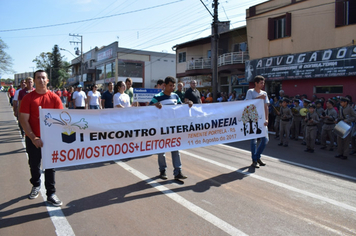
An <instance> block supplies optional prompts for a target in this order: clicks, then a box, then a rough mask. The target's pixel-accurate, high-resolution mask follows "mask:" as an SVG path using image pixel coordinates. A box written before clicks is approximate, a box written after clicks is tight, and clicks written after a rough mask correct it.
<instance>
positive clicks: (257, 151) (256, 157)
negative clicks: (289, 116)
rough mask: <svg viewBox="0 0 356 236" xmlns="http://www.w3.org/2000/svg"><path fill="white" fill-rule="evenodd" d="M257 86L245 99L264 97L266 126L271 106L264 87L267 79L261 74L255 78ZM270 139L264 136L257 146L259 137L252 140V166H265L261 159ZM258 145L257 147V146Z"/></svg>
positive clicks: (250, 90)
mask: <svg viewBox="0 0 356 236" xmlns="http://www.w3.org/2000/svg"><path fill="white" fill-rule="evenodd" d="M253 81H254V83H255V87H254V88H252V89H249V90H248V91H247V93H246V98H245V100H252V99H262V100H263V101H264V111H265V118H266V120H265V122H264V126H268V106H269V99H268V96H267V93H266V91H263V90H262V89H263V87H264V86H265V81H266V79H265V78H264V77H263V76H261V75H257V76H256V77H255V78H254V80H253ZM267 142H268V139H267V138H266V137H262V138H261V141H260V144H259V145H258V147H257V139H252V140H251V157H252V165H251V166H252V167H255V168H259V165H260V166H265V165H266V164H265V163H264V162H262V160H261V154H262V152H263V150H264V149H265V147H266V144H267ZM256 147H257V148H256Z"/></svg>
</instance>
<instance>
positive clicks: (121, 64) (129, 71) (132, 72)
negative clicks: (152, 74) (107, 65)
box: [118, 60, 144, 78]
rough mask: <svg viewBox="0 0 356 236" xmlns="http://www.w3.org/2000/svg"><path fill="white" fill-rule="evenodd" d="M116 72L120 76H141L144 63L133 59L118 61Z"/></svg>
mask: <svg viewBox="0 0 356 236" xmlns="http://www.w3.org/2000/svg"><path fill="white" fill-rule="evenodd" d="M118 68H119V71H118V74H119V76H122V77H138V78H142V77H143V70H144V64H143V62H134V61H123V60H119V61H118Z"/></svg>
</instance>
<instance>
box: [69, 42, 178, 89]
mask: <svg viewBox="0 0 356 236" xmlns="http://www.w3.org/2000/svg"><path fill="white" fill-rule="evenodd" d="M83 61H84V63H83V65H84V66H83V80H81V74H80V57H78V58H75V59H74V60H72V65H73V70H72V71H73V75H72V77H71V78H70V79H69V82H70V83H69V84H70V85H74V84H77V83H80V82H83V83H84V85H85V86H89V85H91V84H94V83H95V84H97V85H98V86H99V87H103V88H104V89H105V86H106V85H107V83H109V82H114V83H116V82H118V81H120V80H122V81H125V80H126V78H127V77H130V78H131V79H132V81H133V87H135V88H142V87H143V88H153V87H154V86H155V85H156V82H157V80H159V79H164V78H165V77H167V76H168V75H172V76H174V75H175V73H176V70H175V64H176V62H175V55H174V54H171V53H161V52H151V51H143V50H135V49H129V48H121V47H118V42H114V43H112V44H110V45H107V46H103V47H101V48H97V47H96V48H94V49H92V50H90V51H89V52H86V53H84V55H83Z"/></svg>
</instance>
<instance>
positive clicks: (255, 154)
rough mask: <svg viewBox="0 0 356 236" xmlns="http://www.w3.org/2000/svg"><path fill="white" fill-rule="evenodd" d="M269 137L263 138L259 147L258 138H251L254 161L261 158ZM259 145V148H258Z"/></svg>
mask: <svg viewBox="0 0 356 236" xmlns="http://www.w3.org/2000/svg"><path fill="white" fill-rule="evenodd" d="M267 142H268V139H267V138H266V137H263V138H261V142H260V145H258V147H257V139H252V140H251V157H252V161H257V160H259V159H260V158H261V154H262V152H263V150H264V149H265V147H266V144H267ZM256 147H257V149H256Z"/></svg>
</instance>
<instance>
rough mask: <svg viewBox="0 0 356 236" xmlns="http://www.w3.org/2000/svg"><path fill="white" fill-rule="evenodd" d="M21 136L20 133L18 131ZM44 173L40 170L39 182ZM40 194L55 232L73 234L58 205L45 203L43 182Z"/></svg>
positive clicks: (60, 235) (63, 235) (59, 235)
mask: <svg viewBox="0 0 356 236" xmlns="http://www.w3.org/2000/svg"><path fill="white" fill-rule="evenodd" d="M20 136H21V133H20ZM21 143H22V145H23V147H24V148H25V150H26V144H25V141H24V139H22V141H21ZM26 157H27V160H28V154H27V153H26ZM44 182H45V181H44V174H43V172H42V174H41V183H44ZM40 192H41V196H42V198H43V201H44V202H45V203H46V208H47V212H48V214H49V217H50V219H51V221H52V223H53V226H54V228H55V229H56V234H57V235H58V236H74V235H75V233H74V231H73V229H72V226H71V225H70V224H69V222H68V221H67V218H66V217H65V215H64V213H63V211H62V209H61V208H60V207H55V206H52V205H50V204H49V203H47V195H46V189H45V187H44V184H41V191H40Z"/></svg>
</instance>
